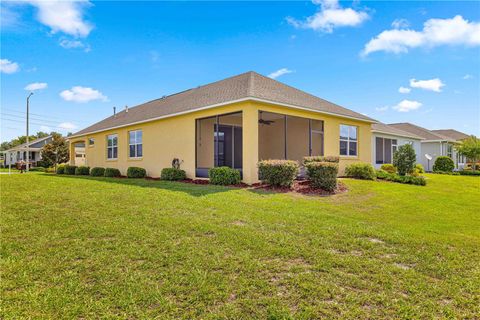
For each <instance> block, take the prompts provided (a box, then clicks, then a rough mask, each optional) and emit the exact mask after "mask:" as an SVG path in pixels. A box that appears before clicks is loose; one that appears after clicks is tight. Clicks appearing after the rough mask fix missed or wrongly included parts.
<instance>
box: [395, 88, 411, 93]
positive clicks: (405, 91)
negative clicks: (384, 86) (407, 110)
mask: <svg viewBox="0 0 480 320" xmlns="http://www.w3.org/2000/svg"><path fill="white" fill-rule="evenodd" d="M410 91H412V89H410V88H406V87H400V88H398V92H400V93H410Z"/></svg>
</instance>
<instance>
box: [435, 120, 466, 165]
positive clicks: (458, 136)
mask: <svg viewBox="0 0 480 320" xmlns="http://www.w3.org/2000/svg"><path fill="white" fill-rule="evenodd" d="M432 132H435V133H437V134H441V135H442V136H445V137H448V138H450V139H454V140H455V141H456V142H457V143H461V142H462V141H463V140H465V139H467V138H469V137H470V136H469V135H468V134H466V133H463V132H460V131H457V130H454V129H440V130H432ZM454 160H455V161H456V163H457V167H458V168H463V167H464V166H465V164H466V163H467V159H466V158H465V156H462V155H461V154H458V153H457V154H456V157H455V159H454Z"/></svg>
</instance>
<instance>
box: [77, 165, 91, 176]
mask: <svg viewBox="0 0 480 320" xmlns="http://www.w3.org/2000/svg"><path fill="white" fill-rule="evenodd" d="M89 174H90V167H85V166H80V167H77V168H76V169H75V175H77V176H88V175H89Z"/></svg>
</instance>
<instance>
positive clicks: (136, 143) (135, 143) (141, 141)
mask: <svg viewBox="0 0 480 320" xmlns="http://www.w3.org/2000/svg"><path fill="white" fill-rule="evenodd" d="M138 132H140V133H141V135H142V139H141V140H140V142H138V141H137V139H138V135H137V133H138ZM132 133H133V134H135V138H134V140H135V141H134V143H130V134H132ZM138 145H141V146H142V155H141V156H138V155H137V146H138ZM130 146H135V148H134V151H135V155H134V156H132V155H131V154H130ZM128 157H129V158H131V159H140V158H142V157H143V131H142V129H137V130H132V131H129V132H128Z"/></svg>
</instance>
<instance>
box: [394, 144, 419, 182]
mask: <svg viewBox="0 0 480 320" xmlns="http://www.w3.org/2000/svg"><path fill="white" fill-rule="evenodd" d="M416 158H417V156H416V154H415V150H414V149H413V147H412V145H410V144H404V145H403V146H400V147H398V149H397V151H395V153H394V154H393V165H394V166H395V167H396V168H397V171H398V174H399V175H401V176H404V175H406V174H407V173H410V172H412V171H413V168H414V167H415V161H416V160H417V159H416Z"/></svg>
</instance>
